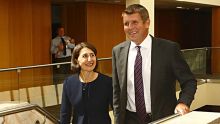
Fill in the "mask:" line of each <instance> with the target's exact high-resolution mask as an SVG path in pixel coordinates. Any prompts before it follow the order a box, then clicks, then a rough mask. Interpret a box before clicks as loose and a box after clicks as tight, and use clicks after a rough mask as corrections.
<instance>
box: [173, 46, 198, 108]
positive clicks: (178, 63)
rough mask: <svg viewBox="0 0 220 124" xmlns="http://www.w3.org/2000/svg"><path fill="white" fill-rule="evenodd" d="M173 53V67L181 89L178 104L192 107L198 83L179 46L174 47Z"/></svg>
mask: <svg viewBox="0 0 220 124" xmlns="http://www.w3.org/2000/svg"><path fill="white" fill-rule="evenodd" d="M173 53H174V55H173V61H172V62H173V63H172V67H173V70H174V74H175V76H176V77H177V80H178V81H179V83H180V87H181V91H180V94H179V99H178V103H184V104H186V105H187V106H188V107H190V105H191V103H192V101H193V99H194V95H195V92H196V89H197V83H196V82H197V81H196V80H195V77H194V75H193V74H192V72H191V70H190V68H189V66H188V64H187V63H186V61H185V59H184V57H183V55H182V52H181V51H180V48H179V46H178V45H177V44H176V45H174V52H173Z"/></svg>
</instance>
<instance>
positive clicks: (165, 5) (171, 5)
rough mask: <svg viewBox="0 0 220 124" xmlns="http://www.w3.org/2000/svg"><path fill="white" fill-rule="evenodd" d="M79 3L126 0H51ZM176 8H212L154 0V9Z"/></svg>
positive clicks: (115, 2)
mask: <svg viewBox="0 0 220 124" xmlns="http://www.w3.org/2000/svg"><path fill="white" fill-rule="evenodd" d="M81 1H87V2H98V3H110V4H125V1H126V0H52V2H53V3H63V2H65V3H66V2H81ZM176 7H182V8H181V9H196V8H209V7H212V6H211V5H205V4H197V3H189V2H183V1H176V0H155V8H158V9H176Z"/></svg>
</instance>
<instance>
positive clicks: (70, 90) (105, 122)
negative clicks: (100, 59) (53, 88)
mask: <svg viewBox="0 0 220 124" xmlns="http://www.w3.org/2000/svg"><path fill="white" fill-rule="evenodd" d="M82 96H83V95H82V82H80V80H79V74H74V75H73V76H70V77H68V78H67V79H66V80H65V81H64V84H63V95H62V104H61V116H60V122H61V124H69V123H70V120H71V115H72V114H71V113H72V110H73V120H74V121H73V122H72V123H73V124H83V120H84V117H85V113H86V112H87V116H88V121H89V124H111V119H110V116H109V105H110V104H111V105H112V79H111V77H108V76H106V75H103V74H101V73H99V75H98V78H97V79H96V80H94V81H93V82H91V83H90V84H89V85H88V101H87V103H84V102H83V97H82ZM84 104H86V107H87V108H85V107H84Z"/></svg>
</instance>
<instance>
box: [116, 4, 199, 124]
mask: <svg viewBox="0 0 220 124" xmlns="http://www.w3.org/2000/svg"><path fill="white" fill-rule="evenodd" d="M122 17H123V24H124V31H125V33H126V35H127V37H128V38H129V40H130V41H125V42H122V43H120V44H118V45H117V46H115V47H114V48H113V51H112V54H113V55H112V68H113V72H112V78H113V108H114V118H115V124H146V123H149V122H151V121H154V120H157V119H160V118H163V117H166V116H169V115H172V114H174V112H178V113H180V114H181V115H183V114H186V113H188V112H189V111H190V109H189V107H190V105H191V103H192V101H193V99H194V95H195V92H196V89H197V83H196V79H195V77H194V76H193V74H192V72H191V71H190V68H189V66H188V65H187V63H186V61H185V60H184V58H183V56H182V53H181V51H180V48H179V47H178V44H177V43H175V42H172V41H168V40H164V39H159V38H155V37H153V36H151V35H149V33H148V30H149V25H150V20H149V15H148V11H147V9H146V8H145V7H143V6H142V5H139V4H133V5H130V6H128V7H127V8H126V9H125V11H124V12H123V13H122ZM137 46H138V47H137ZM137 48H138V49H137ZM136 49H137V50H136ZM138 50H139V53H138ZM137 56H139V58H140V59H141V60H140V59H139V60H137V58H138V57H137ZM136 61H140V62H136ZM137 63H141V67H140V68H139V70H138V71H136V70H137V69H136V68H137V66H136V65H137ZM139 66H140V65H138V67H139ZM140 71H141V72H140ZM136 73H138V74H139V75H138V76H137V74H136ZM137 80H138V81H137ZM176 80H178V82H179V83H180V87H181V92H180V94H179V99H178V100H177V98H176ZM136 82H142V83H141V85H140V86H141V87H139V90H137V88H136V87H137V86H136V85H137V84H136ZM138 85H139V84H138ZM140 89H141V90H140ZM139 91H142V95H141V96H142V97H141V98H140V96H137V94H138V93H137V92H139ZM137 98H138V100H136V99H137ZM139 98H140V99H139ZM142 99H143V100H142ZM140 101H141V104H142V105H143V106H141V108H144V109H141V110H140V109H139V108H140V107H138V105H137V104H140ZM140 111H141V112H140ZM139 113H141V114H139ZM143 113H144V114H143Z"/></svg>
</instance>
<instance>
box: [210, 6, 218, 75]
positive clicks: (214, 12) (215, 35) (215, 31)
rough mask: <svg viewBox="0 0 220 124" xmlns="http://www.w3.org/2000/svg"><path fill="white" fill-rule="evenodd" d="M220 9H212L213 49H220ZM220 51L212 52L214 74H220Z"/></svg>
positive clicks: (214, 50)
mask: <svg viewBox="0 0 220 124" xmlns="http://www.w3.org/2000/svg"><path fill="white" fill-rule="evenodd" d="M219 20H220V7H216V8H213V9H212V47H220V35H219V34H220V21H219ZM219 56H220V49H219V48H218V49H213V50H212V61H211V63H212V73H213V74H219V73H220V57H219Z"/></svg>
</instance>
